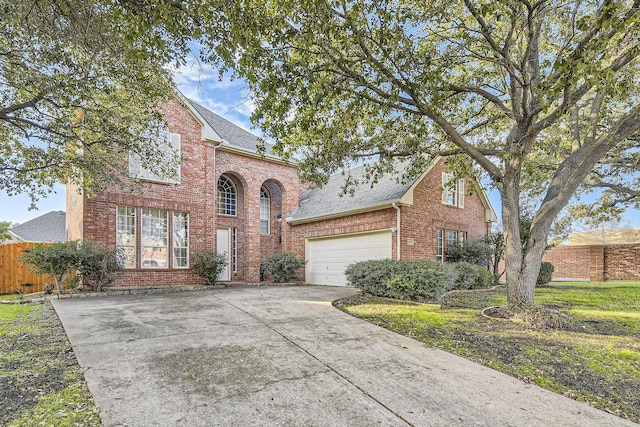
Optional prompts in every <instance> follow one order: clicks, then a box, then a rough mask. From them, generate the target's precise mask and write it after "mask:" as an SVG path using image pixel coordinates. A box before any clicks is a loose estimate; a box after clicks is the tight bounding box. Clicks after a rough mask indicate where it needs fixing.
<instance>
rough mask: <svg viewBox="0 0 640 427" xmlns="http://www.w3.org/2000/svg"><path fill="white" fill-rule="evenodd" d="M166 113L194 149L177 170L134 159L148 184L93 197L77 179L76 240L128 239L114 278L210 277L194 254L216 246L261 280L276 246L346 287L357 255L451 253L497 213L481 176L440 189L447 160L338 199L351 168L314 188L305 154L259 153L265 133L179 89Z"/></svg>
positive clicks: (251, 278)
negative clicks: (292, 159)
mask: <svg viewBox="0 0 640 427" xmlns="http://www.w3.org/2000/svg"><path fill="white" fill-rule="evenodd" d="M162 113H163V116H164V118H165V121H166V123H167V132H166V134H163V135H162V138H163V139H164V140H165V141H166V143H167V146H168V147H171V148H172V149H174V150H178V151H179V152H180V154H181V155H182V157H183V158H184V161H183V163H182V164H181V166H180V169H179V171H178V173H177V175H176V176H174V177H169V178H163V177H158V176H156V175H154V174H153V172H152V171H148V170H145V169H144V167H142V166H141V165H140V164H139V163H138V162H136V160H135V159H130V161H129V175H130V176H136V177H138V178H140V179H142V180H143V181H144V182H145V185H144V186H143V187H142V188H141V190H140V191H139V192H136V193H134V194H132V193H130V192H127V191H123V190H122V189H119V188H115V187H114V188H111V189H108V190H107V191H105V192H103V193H100V194H98V195H96V196H95V197H93V198H87V197H86V196H85V195H84V194H83V193H82V192H79V191H78V190H77V189H76V188H73V187H71V186H70V188H68V189H67V239H68V240H76V239H88V240H90V241H96V242H103V243H105V244H108V245H114V244H115V245H116V246H118V247H119V250H120V251H121V253H122V254H123V260H124V264H125V268H124V270H123V271H122V272H121V273H120V277H119V279H118V280H117V282H116V283H115V285H116V286H134V285H168V284H202V283H203V279H202V278H200V277H198V276H197V275H195V274H194V273H193V272H192V271H191V269H190V254H192V253H193V252H194V251H197V250H201V249H207V248H210V249H216V250H217V251H218V252H220V253H224V254H226V256H227V260H228V265H227V267H226V269H225V271H224V272H223V274H222V275H221V280H222V281H227V282H235V283H246V282H257V281H259V280H260V278H261V264H263V263H264V260H265V259H266V257H267V256H268V255H270V254H273V253H278V252H284V251H286V252H291V251H292V252H295V253H297V254H298V255H300V256H304V257H305V258H306V259H307V260H308V264H307V267H306V269H305V270H306V272H305V279H306V281H307V282H308V283H313V284H333V285H344V276H343V270H344V265H346V264H348V263H350V262H352V261H356V260H361V259H370V258H399V257H402V258H426V259H443V258H445V253H446V246H447V244H448V243H450V242H452V241H453V240H464V239H474V238H478V237H481V236H484V235H486V234H487V233H488V232H489V229H490V223H491V221H494V220H495V213H494V212H493V209H492V208H491V205H490V204H489V201H488V199H487V198H486V196H485V194H484V192H483V191H482V189H480V188H479V187H478V186H477V185H475V184H473V183H470V182H468V181H466V180H459V181H458V182H456V183H455V184H454V185H451V188H450V189H449V190H448V191H444V192H443V191H442V188H443V182H444V183H447V182H448V179H447V178H446V175H445V174H444V161H443V160H439V161H437V162H435V163H434V164H433V165H432V167H431V168H430V169H429V170H428V171H425V172H424V173H423V175H422V176H420V177H419V178H418V179H417V180H415V181H414V182H411V183H407V184H399V183H397V181H396V179H395V178H394V177H392V176H387V177H385V178H383V179H382V180H381V182H380V183H379V184H377V185H376V186H375V188H370V187H369V186H362V187H361V188H358V189H357V191H356V192H355V196H354V197H351V196H344V197H340V188H341V186H342V184H341V182H340V181H341V179H343V178H344V176H343V175H342V174H339V175H336V176H334V177H332V178H331V180H330V181H329V184H328V185H326V186H325V187H323V188H322V189H311V190H307V186H306V185H305V184H304V183H302V182H300V179H299V176H298V173H297V169H296V165H295V164H291V163H287V162H285V161H283V160H282V159H280V158H279V157H277V156H276V155H274V154H273V153H272V152H271V151H270V147H269V146H268V145H267V146H266V147H265V151H264V152H259V149H258V147H259V145H260V142H259V140H258V138H257V137H256V136H254V135H253V134H251V133H249V132H247V131H245V130H244V129H242V128H240V127H238V126H236V125H234V124H232V123H230V122H229V121H227V120H225V119H223V118H222V117H220V116H218V115H216V114H214V113H213V112H211V111H209V110H207V109H206V108H204V107H202V106H200V105H198V104H196V103H194V102H192V101H189V100H187V99H184V98H182V97H180V99H177V100H174V101H172V102H169V103H168V104H167V105H166V106H165V107H164V108H163V111H162ZM350 173H351V174H352V175H353V174H359V173H362V171H361V170H358V169H356V170H352V171H350ZM469 185H475V187H476V190H477V191H475V192H473V193H472V194H468V192H466V191H465V190H464V188H469V187H468V186H469ZM465 186H466V187H465ZM398 242H400V244H398Z"/></svg>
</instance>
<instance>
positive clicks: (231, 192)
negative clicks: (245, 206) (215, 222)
mask: <svg viewBox="0 0 640 427" xmlns="http://www.w3.org/2000/svg"><path fill="white" fill-rule="evenodd" d="M218 213H219V214H222V215H235V214H236V187H235V185H233V182H232V181H231V180H230V179H229V178H227V177H226V176H224V175H222V176H221V177H220V179H218Z"/></svg>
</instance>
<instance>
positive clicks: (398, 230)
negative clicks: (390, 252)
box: [391, 202, 402, 260]
mask: <svg viewBox="0 0 640 427" xmlns="http://www.w3.org/2000/svg"><path fill="white" fill-rule="evenodd" d="M391 206H392V207H393V209H395V210H396V228H397V231H396V259H397V260H400V245H401V242H402V239H400V208H399V207H398V205H396V204H395V202H394V203H392V204H391Z"/></svg>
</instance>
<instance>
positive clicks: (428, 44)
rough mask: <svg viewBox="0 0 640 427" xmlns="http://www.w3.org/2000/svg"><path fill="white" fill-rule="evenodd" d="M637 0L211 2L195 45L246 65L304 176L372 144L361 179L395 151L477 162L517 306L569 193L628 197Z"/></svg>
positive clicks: (277, 135)
mask: <svg viewBox="0 0 640 427" xmlns="http://www.w3.org/2000/svg"><path fill="white" fill-rule="evenodd" d="M213 3H215V2H213ZM639 3H640V2H638V1H616V0H603V1H595V0H587V1H576V2H561V1H557V0H539V1H535V2H531V1H529V0H500V1H474V0H454V1H451V0H447V1H442V0H435V1H426V2H425V1H414V0H389V1H385V0H353V1H348V2H347V1H344V0H320V1H318V0H309V1H305V0H283V1H278V2H264V1H256V0H238V1H234V2H221V3H216V4H217V6H218V7H217V8H215V10H214V11H212V12H211V14H212V15H213V16H210V17H209V18H208V19H207V20H206V22H207V25H208V26H209V27H208V30H207V33H208V34H210V35H211V36H210V37H208V38H205V40H204V46H205V48H208V55H209V57H208V59H209V60H210V61H212V62H214V63H216V64H219V65H220V66H222V67H225V66H226V67H229V68H232V69H233V70H235V72H236V73H237V75H238V76H240V77H243V78H245V79H246V80H247V82H248V84H249V86H250V88H251V90H252V92H253V94H254V95H255V102H256V106H257V108H256V110H255V113H254V115H253V119H254V120H255V121H256V122H258V123H260V124H261V126H262V128H263V130H264V131H265V133H266V135H268V136H270V137H272V138H274V139H275V140H276V146H275V149H276V150H279V151H280V152H281V153H283V154H284V155H291V154H297V155H301V156H302V157H303V158H302V162H301V168H302V171H303V173H304V176H305V177H307V178H310V179H314V180H316V181H320V182H321V181H322V180H323V177H325V176H326V175H327V174H328V173H331V172H334V171H337V170H339V169H341V168H343V167H344V165H345V164H349V163H350V162H357V161H360V160H361V159H372V158H378V157H379V159H380V161H379V162H377V163H376V164H375V166H372V169H371V175H370V178H371V179H373V180H375V176H376V175H377V174H378V173H381V172H384V171H385V170H389V169H390V168H391V167H393V166H392V161H393V159H394V158H398V157H400V158H409V159H411V160H412V164H413V168H410V169H409V170H408V173H412V172H413V173H415V172H417V171H418V170H420V169H421V168H422V167H423V166H424V165H425V164H426V162H428V161H429V160H430V159H431V158H433V157H434V156H445V157H447V159H448V167H449V168H450V169H451V170H452V171H455V172H457V173H459V174H464V173H475V172H482V173H484V174H486V176H487V177H488V178H489V180H490V181H491V183H492V184H493V185H494V186H495V187H496V188H497V189H498V190H499V191H500V194H501V197H502V221H503V226H504V236H505V246H506V249H505V259H506V263H507V283H508V300H509V304H510V305H512V306H520V305H525V304H531V303H533V301H534V298H533V292H534V287H535V279H536V277H537V274H538V270H539V268H540V263H541V259H542V255H543V253H544V250H545V246H546V239H547V235H548V232H549V230H550V228H551V225H552V223H553V221H554V219H555V218H556V217H557V216H558V214H559V212H561V210H562V209H564V208H565V207H566V206H567V204H568V202H569V201H570V199H571V198H572V197H574V196H575V195H577V194H581V193H582V192H585V191H591V190H593V189H598V188H599V189H604V190H605V191H604V193H602V194H603V197H601V198H600V199H599V200H600V202H599V203H596V204H595V208H598V209H611V208H614V207H616V206H620V205H621V204H627V205H629V204H635V205H636V206H637V205H638V201H639V199H638V194H639V193H638V191H639V189H640V186H639V182H638V174H637V171H638V161H639V160H640V150H638V148H639V147H638V146H639V143H638V139H637V132H638V130H639V129H640V103H639V102H638V89H639V86H640V85H639V81H638V77H637V76H638V75H640V74H639V73H638V71H639V70H638V54H639V53H640V50H639V46H638V41H639V37H640V31H639V30H640V22H639V19H638V18H639V14H638V12H639V9H638V6H639ZM527 195H528V196H531V197H537V200H538V204H537V206H536V209H535V210H534V212H533V216H532V218H531V219H532V220H531V226H530V229H529V232H528V233H526V238H523V236H522V235H521V233H520V215H521V209H520V207H521V206H520V205H521V199H522V198H523V197H524V196H527ZM592 208H593V207H592Z"/></svg>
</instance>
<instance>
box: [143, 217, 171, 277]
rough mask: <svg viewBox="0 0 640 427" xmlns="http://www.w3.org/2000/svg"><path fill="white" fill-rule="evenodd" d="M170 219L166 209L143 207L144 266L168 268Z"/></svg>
mask: <svg viewBox="0 0 640 427" xmlns="http://www.w3.org/2000/svg"><path fill="white" fill-rule="evenodd" d="M168 225H169V220H168V211H166V210H165V209H153V208H142V216H141V223H140V257H141V264H140V265H141V266H142V268H167V267H168V265H169V264H168V255H169V252H168V246H169V239H168V236H169V230H168Z"/></svg>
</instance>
